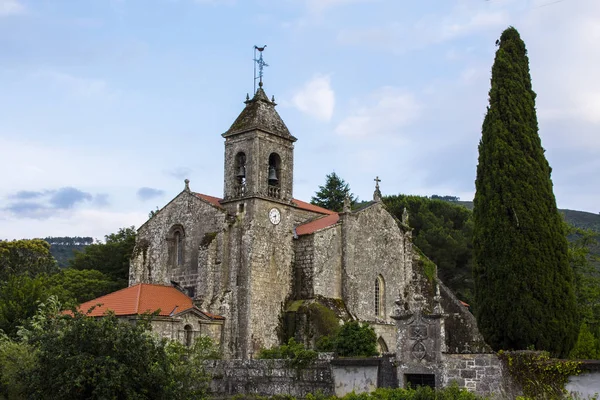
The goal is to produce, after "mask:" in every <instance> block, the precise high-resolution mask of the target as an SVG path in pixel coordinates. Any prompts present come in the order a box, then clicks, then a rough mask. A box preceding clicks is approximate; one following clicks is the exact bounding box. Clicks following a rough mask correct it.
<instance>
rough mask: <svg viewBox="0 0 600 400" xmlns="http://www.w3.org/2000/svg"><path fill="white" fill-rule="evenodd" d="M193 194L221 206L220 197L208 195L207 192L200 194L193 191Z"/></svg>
mask: <svg viewBox="0 0 600 400" xmlns="http://www.w3.org/2000/svg"><path fill="white" fill-rule="evenodd" d="M194 196H196V197H198V198H199V199H202V200H204V201H207V202H209V203H210V204H212V205H214V206H216V207H219V208H223V206H221V200H222V199H219V198H218V197H214V196H209V195H207V194H202V193H194Z"/></svg>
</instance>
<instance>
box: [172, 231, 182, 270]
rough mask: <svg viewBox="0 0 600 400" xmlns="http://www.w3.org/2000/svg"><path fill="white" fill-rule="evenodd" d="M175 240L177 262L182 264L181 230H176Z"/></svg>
mask: <svg viewBox="0 0 600 400" xmlns="http://www.w3.org/2000/svg"><path fill="white" fill-rule="evenodd" d="M173 241H174V242H175V264H176V265H181V264H183V238H182V236H181V232H179V231H177V232H175V235H174V239H173Z"/></svg>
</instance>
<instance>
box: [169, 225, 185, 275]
mask: <svg viewBox="0 0 600 400" xmlns="http://www.w3.org/2000/svg"><path fill="white" fill-rule="evenodd" d="M167 243H168V247H169V263H170V264H171V265H172V266H173V267H180V266H182V265H183V262H184V256H185V231H184V230H183V226H181V225H174V226H173V227H172V228H171V229H170V231H169V234H168V236H167Z"/></svg>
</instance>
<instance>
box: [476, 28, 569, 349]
mask: <svg viewBox="0 0 600 400" xmlns="http://www.w3.org/2000/svg"><path fill="white" fill-rule="evenodd" d="M526 53H527V52H526V49H525V44H524V43H523V41H522V40H521V39H520V37H519V33H518V32H517V30H516V29H514V28H512V27H511V28H508V29H506V30H505V31H504V32H503V33H502V36H501V37H500V42H499V48H498V51H497V52H496V59H495V62H494V66H493V67H492V79H491V85H492V86H491V89H490V93H489V100H490V105H489V107H488V110H487V114H486V116H485V119H484V122H483V128H482V137H481V141H480V143H479V164H478V166H477V179H476V182H475V186H476V194H475V200H474V204H475V208H474V214H473V218H474V231H473V247H474V256H475V260H476V266H475V268H474V277H475V285H476V286H475V287H476V293H475V298H476V301H475V311H476V316H477V320H478V322H479V329H480V331H481V332H482V334H483V335H484V337H485V339H486V340H487V342H488V343H489V344H490V345H491V346H492V347H493V348H494V349H502V348H504V349H526V348H528V347H530V346H534V347H535V348H536V349H543V350H548V351H550V352H552V353H553V354H557V355H566V354H568V352H569V350H570V349H571V348H572V346H573V344H574V342H575V339H576V336H577V330H578V326H579V325H578V315H577V308H576V305H575V296H574V290H573V272H572V270H571V267H570V266H569V260H568V255H567V240H566V238H565V235H564V230H563V224H562V219H561V217H560V214H559V213H558V210H557V208H556V200H555V198H554V194H553V192H552V182H551V180H550V172H551V170H550V166H549V165H548V162H547V161H546V158H545V157H544V149H543V148H542V145H541V141H540V137H539V135H538V124H537V117H536V112H535V93H534V92H533V90H532V88H531V78H530V76H529V60H528V58H527V54H526Z"/></svg>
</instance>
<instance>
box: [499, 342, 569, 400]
mask: <svg viewBox="0 0 600 400" xmlns="http://www.w3.org/2000/svg"><path fill="white" fill-rule="evenodd" d="M498 356H499V357H500V359H501V360H503V361H504V362H505V365H506V366H507V367H508V372H509V373H510V375H511V376H512V377H513V379H514V380H515V381H516V382H517V383H518V384H519V386H520V387H521V389H522V390H523V394H524V395H525V397H524V398H526V399H564V398H565V395H566V394H567V391H566V390H565V385H566V384H567V382H568V381H569V378H570V377H571V376H573V375H578V374H579V373H580V372H581V371H580V369H579V366H580V363H579V362H576V361H565V360H558V359H552V358H550V356H549V354H548V352H546V351H500V352H499V353H498Z"/></svg>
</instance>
